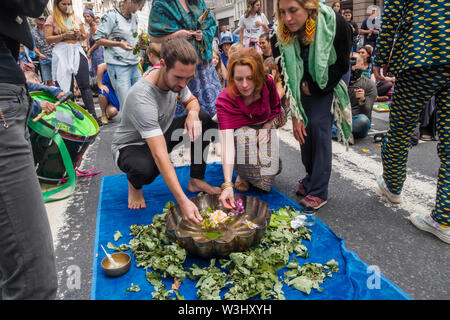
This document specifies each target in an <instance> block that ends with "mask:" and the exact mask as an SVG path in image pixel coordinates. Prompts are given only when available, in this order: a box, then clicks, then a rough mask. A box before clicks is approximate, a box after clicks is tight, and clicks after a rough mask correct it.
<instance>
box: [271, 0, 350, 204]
mask: <svg viewBox="0 0 450 320" xmlns="http://www.w3.org/2000/svg"><path fill="white" fill-rule="evenodd" d="M277 18H278V25H276V26H275V27H274V30H275V35H274V36H273V37H272V39H271V43H272V52H273V56H274V58H275V60H276V61H277V63H278V65H279V67H280V70H281V74H282V76H283V82H284V85H285V91H286V97H287V98H288V99H289V102H290V106H291V110H292V127H293V131H294V137H295V139H296V140H298V141H299V142H300V149H301V157H302V163H303V165H304V167H305V170H306V176H305V177H304V178H303V179H301V180H300V181H299V185H298V187H297V190H296V192H297V195H301V196H303V197H304V198H303V199H302V201H301V202H300V203H301V204H302V205H303V206H305V207H312V208H315V209H319V208H320V207H322V206H323V205H325V204H326V203H327V199H328V184H329V181H330V176H331V159H332V150H331V128H332V124H333V120H336V123H337V127H338V129H339V139H340V140H343V141H344V143H346V144H348V138H349V136H350V133H351V108H350V105H349V97H348V93H347V87H346V85H345V83H344V82H343V81H342V80H341V78H342V76H343V75H344V74H345V73H346V72H347V71H348V69H349V56H350V47H351V31H350V28H349V27H348V24H347V22H346V21H345V19H344V18H343V17H342V16H341V15H340V14H336V13H335V12H334V11H333V10H332V9H331V7H328V6H326V5H321V4H319V0H277Z"/></svg>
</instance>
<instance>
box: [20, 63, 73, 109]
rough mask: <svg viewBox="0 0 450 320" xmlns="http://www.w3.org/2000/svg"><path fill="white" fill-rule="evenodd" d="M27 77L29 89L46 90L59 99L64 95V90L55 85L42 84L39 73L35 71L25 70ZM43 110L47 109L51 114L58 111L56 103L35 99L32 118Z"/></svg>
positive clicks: (31, 90)
mask: <svg viewBox="0 0 450 320" xmlns="http://www.w3.org/2000/svg"><path fill="white" fill-rule="evenodd" d="M25 79H26V81H27V87H28V91H30V92H33V91H44V92H46V93H48V94H50V95H51V96H52V97H54V98H55V99H59V98H61V97H62V96H63V95H64V92H63V91H62V90H61V89H60V88H58V87H54V86H47V85H44V84H41V82H40V81H39V77H38V75H37V74H36V73H35V72H33V71H26V72H25ZM42 111H45V113H46V114H50V113H52V112H53V111H56V107H55V104H54V103H52V102H50V101H46V100H43V101H36V100H33V107H32V109H31V115H30V117H31V118H35V117H37V116H38V115H39V114H40V113H41V112H42Z"/></svg>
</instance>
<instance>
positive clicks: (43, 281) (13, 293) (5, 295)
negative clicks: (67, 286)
mask: <svg viewBox="0 0 450 320" xmlns="http://www.w3.org/2000/svg"><path fill="white" fill-rule="evenodd" d="M47 1H48V0H8V1H1V2H0V221H1V223H0V248H1V250H0V300H12V299H21V300H22V299H54V298H55V296H56V291H57V276H56V265H55V255H54V249H53V239H52V234H51V230H50V225H49V222H48V217H47V213H46V209H45V206H44V201H43V198H42V193H41V188H40V185H39V181H38V179H37V175H36V171H35V167H34V161H33V155H32V152H31V146H30V140H29V133H28V128H27V121H28V117H29V114H30V112H31V105H32V103H31V102H32V100H31V97H30V95H29V94H28V89H27V86H26V80H25V76H24V74H23V72H22V70H21V69H20V67H19V65H18V64H17V59H18V56H19V47H20V43H23V45H25V46H27V47H28V48H33V41H32V37H31V33H30V29H29V26H28V23H27V20H26V16H30V17H38V16H40V15H41V14H42V12H43V11H44V8H45V5H46V4H47Z"/></svg>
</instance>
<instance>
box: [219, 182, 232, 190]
mask: <svg viewBox="0 0 450 320" xmlns="http://www.w3.org/2000/svg"><path fill="white" fill-rule="evenodd" d="M229 187H231V188H234V184H233V182H225V183H222V185H221V186H220V189H222V190H224V189H226V188H229Z"/></svg>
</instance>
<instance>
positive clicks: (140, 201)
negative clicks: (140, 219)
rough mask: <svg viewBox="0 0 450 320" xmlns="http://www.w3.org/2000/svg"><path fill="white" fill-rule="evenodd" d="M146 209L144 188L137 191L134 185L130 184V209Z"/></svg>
mask: <svg viewBox="0 0 450 320" xmlns="http://www.w3.org/2000/svg"><path fill="white" fill-rule="evenodd" d="M146 207H147V206H146V204H145V199H144V195H143V193H142V188H141V189H135V188H134V187H133V185H132V184H131V183H130V182H128V209H144V208H146Z"/></svg>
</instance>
